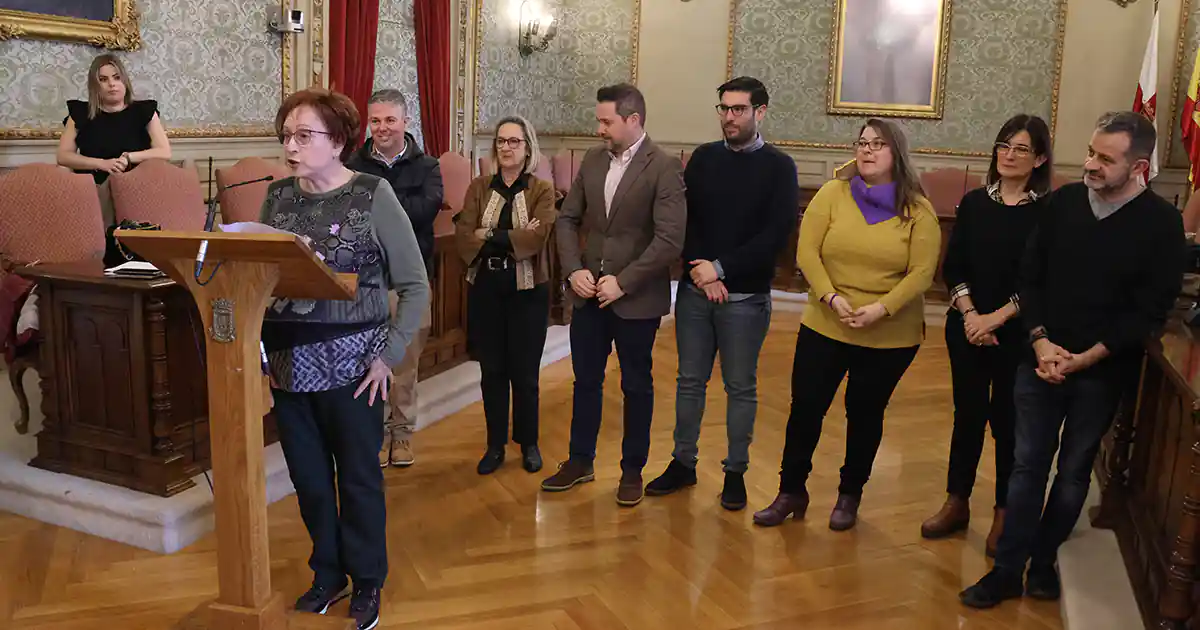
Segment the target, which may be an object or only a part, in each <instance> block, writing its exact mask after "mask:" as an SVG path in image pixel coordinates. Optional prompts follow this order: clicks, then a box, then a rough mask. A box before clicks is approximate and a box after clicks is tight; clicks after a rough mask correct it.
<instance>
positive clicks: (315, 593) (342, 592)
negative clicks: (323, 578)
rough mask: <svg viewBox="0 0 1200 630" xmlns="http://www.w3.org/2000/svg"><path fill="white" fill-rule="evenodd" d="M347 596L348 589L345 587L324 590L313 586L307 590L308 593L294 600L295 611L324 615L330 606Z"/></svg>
mask: <svg viewBox="0 0 1200 630" xmlns="http://www.w3.org/2000/svg"><path fill="white" fill-rule="evenodd" d="M349 594H350V589H348V588H347V587H346V585H342V586H341V587H339V588H326V587H324V586H317V585H315V584H314V585H313V587H312V588H310V589H308V592H306V593H305V594H303V595H301V596H300V599H297V600H296V610H297V611H299V612H306V613H313V614H317V615H324V614H325V612H326V611H328V610H329V607H330V606H332V605H334V604H336V603H338V602H340V601H342V600H343V599H346V596H347V595H349Z"/></svg>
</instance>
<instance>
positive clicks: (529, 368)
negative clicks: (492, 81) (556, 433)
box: [455, 116, 556, 475]
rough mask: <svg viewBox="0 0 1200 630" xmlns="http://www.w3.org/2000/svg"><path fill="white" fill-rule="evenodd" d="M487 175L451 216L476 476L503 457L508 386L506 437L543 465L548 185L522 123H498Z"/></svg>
mask: <svg viewBox="0 0 1200 630" xmlns="http://www.w3.org/2000/svg"><path fill="white" fill-rule="evenodd" d="M492 156H493V164H494V165H495V166H494V171H495V172H494V173H490V174H486V175H481V176H480V177H477V178H475V180H474V181H472V182H471V185H470V187H468V188H467V195H466V199H465V201H464V202H463V209H462V212H461V213H459V215H458V216H457V217H455V225H456V227H455V232H456V237H457V241H458V252H459V254H460V255H461V256H462V258H463V261H464V262H466V263H467V266H468V269H467V282H469V283H470V284H471V286H470V288H469V289H468V293H467V348H468V350H469V351H470V353H471V358H473V359H475V360H476V361H479V368H480V373H481V375H482V379H481V381H480V389H482V390H483V413H484V416H485V417H486V418H487V435H488V447H487V452H486V453H484V455H483V459H481V460H479V467H478V469H477V470H478V472H479V474H481V475H488V474H491V473H493V472H495V471H496V469H498V468H499V467H500V465H501V464H503V463H504V453H505V450H504V449H505V445H506V444H508V401H509V390H510V387H511V391H512V434H513V441H514V442H516V443H517V444H520V445H521V460H522V462H521V463H522V466H523V467H524V468H525V470H527V471H529V472H531V473H533V472H537V471H539V470H541V468H542V456H541V453H540V452H539V451H538V446H537V442H538V376H539V373H540V370H541V361H542V349H543V347H544V346H545V344H546V324H547V318H548V316H549V309H550V283H549V280H550V274H549V261H548V260H547V257H546V240H547V238H548V237H549V234H550V229H551V227H552V226H553V225H554V220H555V218H556V212H555V209H554V187H553V186H552V185H551V184H550V183H549V182H546V181H543V180H541V179H538V178H537V177H534V176H533V171H534V170H535V169H536V168H537V164H538V159H539V157H540V156H541V153H540V151H539V149H538V141H537V134H536V132H535V131H534V129H533V126H532V125H530V124H529V121H527V120H525V119H524V118H521V117H520V116H509V117H506V118H504V119H502V120H501V121H500V122H499V123H498V124H497V125H496V133H495V139H493V141H492Z"/></svg>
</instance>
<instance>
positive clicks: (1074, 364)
mask: <svg viewBox="0 0 1200 630" xmlns="http://www.w3.org/2000/svg"><path fill="white" fill-rule="evenodd" d="M1101 349H1103V348H1101ZM1033 352H1034V356H1036V357H1037V368H1036V369H1035V370H1034V371H1035V372H1036V373H1037V375H1038V377H1039V378H1041V379H1042V380H1043V381H1046V382H1047V383H1051V384H1054V385H1059V384H1061V383H1062V382H1063V381H1065V380H1066V379H1067V376H1068V375H1069V374H1074V373H1075V372H1081V371H1083V370H1086V369H1087V368H1089V367H1091V366H1092V365H1093V364H1095V363H1096V361H1099V360H1100V359H1101V358H1102V357H1103V356H1104V354H1105V353H1103V352H1097V351H1096V349H1095V348H1093V349H1091V350H1088V351H1087V352H1084V353H1081V354H1074V353H1071V352H1067V351H1066V350H1065V349H1063V347H1062V346H1059V345H1058V344H1056V343H1054V342H1052V341H1050V340H1049V339H1047V338H1045V337H1042V338H1041V339H1038V340H1037V341H1034V342H1033Z"/></svg>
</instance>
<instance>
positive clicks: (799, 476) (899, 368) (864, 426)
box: [779, 326, 919, 497]
mask: <svg viewBox="0 0 1200 630" xmlns="http://www.w3.org/2000/svg"><path fill="white" fill-rule="evenodd" d="M918 347H919V346H912V347H910V348H866V347H863V346H854V345H851V344H848V343H842V342H840V341H836V340H833V339H830V338H829V337H826V336H824V335H821V334H819V333H817V332H815V331H814V330H812V329H811V328H807V327H805V326H801V327H800V332H799V333H798V334H797V335H796V355H795V358H794V359H793V360H792V410H791V415H789V416H788V424H787V442H786V443H785V444H784V447H783V465H782V467H781V470H780V473H779V491H780V492H786V493H791V494H794V493H799V492H801V491H803V490H805V483H806V482H807V481H808V474H809V473H810V472H812V456H813V452H814V451H816V450H817V442H818V441H819V440H820V439H821V425H822V423H823V421H824V419H825V413H826V412H828V411H829V405H830V404H831V403H833V397H834V395H836V394H837V389H838V386H839V385H841V383H842V378H844V377H845V376H846V374H847V373H849V375H850V381H849V383H847V385H846V425H847V426H846V460H845V463H844V464H843V465H842V482H841V485H840V486H839V487H838V493H839V494H848V495H851V496H855V497H859V496H862V491H863V486H865V485H866V484H867V480H868V479H869V478H870V477H871V467H872V466H874V464H875V454H876V453H878V452H879V443H880V442H881V441H882V440H883V412H884V410H885V409H887V405H888V401H889V400H890V399H891V397H892V392H893V391H895V389H896V385H897V384H898V383H899V382H900V377H902V376H904V372H905V371H906V370H908V366H909V365H911V364H912V362H913V359H914V358H916V356H917V349H918Z"/></svg>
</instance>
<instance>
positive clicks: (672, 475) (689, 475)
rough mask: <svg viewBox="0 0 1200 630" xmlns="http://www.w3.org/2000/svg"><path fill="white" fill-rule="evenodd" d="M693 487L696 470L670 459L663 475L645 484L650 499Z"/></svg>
mask: <svg viewBox="0 0 1200 630" xmlns="http://www.w3.org/2000/svg"><path fill="white" fill-rule="evenodd" d="M694 485H696V469H695V468H688V467H687V466H684V465H683V464H680V463H679V462H678V461H677V460H674V459H672V460H671V463H670V464H668V465H667V469H666V471H664V472H663V474H661V475H659V476H658V478H657V479H655V480H654V481H651V482H650V483H648V484H646V494H648V495H650V496H652V497H661V496H663V495H666V494H671V493H672V492H678V491H680V490H683V489H684V488H686V487H688V486H694Z"/></svg>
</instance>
